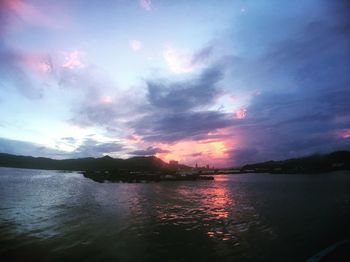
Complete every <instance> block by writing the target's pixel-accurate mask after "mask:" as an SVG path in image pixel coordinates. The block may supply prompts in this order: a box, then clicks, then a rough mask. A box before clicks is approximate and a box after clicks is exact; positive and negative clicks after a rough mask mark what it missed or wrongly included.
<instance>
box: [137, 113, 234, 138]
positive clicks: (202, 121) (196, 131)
mask: <svg viewBox="0 0 350 262" xmlns="http://www.w3.org/2000/svg"><path fill="white" fill-rule="evenodd" d="M232 124H233V122H232V118H231V116H229V115H227V114H224V113H220V112H216V111H200V112H183V113H167V114H161V113H160V114H157V113H153V114H151V115H149V116H146V117H144V118H142V119H140V120H138V121H137V122H135V123H134V124H133V126H132V127H133V128H134V129H135V131H136V133H137V134H138V135H140V136H142V138H143V140H145V141H152V142H162V143H173V142H176V141H180V140H202V139H205V138H206V137H207V134H208V133H209V132H214V131H216V130H218V129H220V128H225V127H228V126H230V125H232Z"/></svg>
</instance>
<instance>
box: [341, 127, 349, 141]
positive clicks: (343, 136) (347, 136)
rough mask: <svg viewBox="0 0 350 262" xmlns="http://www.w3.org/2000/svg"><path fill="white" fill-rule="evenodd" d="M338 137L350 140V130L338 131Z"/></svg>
mask: <svg viewBox="0 0 350 262" xmlns="http://www.w3.org/2000/svg"><path fill="white" fill-rule="evenodd" d="M338 135H339V136H340V137H341V138H344V139H348V138H350V129H342V130H340V131H338Z"/></svg>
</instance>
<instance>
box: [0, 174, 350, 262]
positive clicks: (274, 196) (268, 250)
mask: <svg viewBox="0 0 350 262" xmlns="http://www.w3.org/2000/svg"><path fill="white" fill-rule="evenodd" d="M349 224H350V172H337V173H329V174H323V175H269V174H245V175H231V176H230V175H220V176H216V179H215V181H198V182H192V181H183V182H160V183H149V184H123V183H119V184H118V183H115V184H114V183H103V184H100V183H96V182H94V181H92V180H89V179H88V178H84V177H83V176H82V175H80V174H77V173H59V172H55V171H38V170H24V169H22V170H21V169H9V168H0V257H1V261H14V260H18V261H68V260H69V261H78V259H79V261H112V260H113V261H304V260H305V259H306V258H308V257H310V256H311V255H313V254H314V253H315V252H317V251H319V250H320V249H323V248H325V247H327V246H328V245H330V244H332V243H334V242H336V241H339V240H341V239H344V238H347V237H349V235H350V225H349Z"/></svg>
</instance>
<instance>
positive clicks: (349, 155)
mask: <svg viewBox="0 0 350 262" xmlns="http://www.w3.org/2000/svg"><path fill="white" fill-rule="evenodd" d="M337 170H350V152H349V151H337V152H333V153H330V154H326V155H320V154H316V155H312V156H307V157H301V158H293V159H287V160H282V161H267V162H263V163H257V164H251V165H245V166H243V167H242V168H241V169H240V171H241V172H242V173H248V172H254V173H278V174H281V173H284V174H286V173H287V174H297V173H303V174H305V173H325V172H331V171H337Z"/></svg>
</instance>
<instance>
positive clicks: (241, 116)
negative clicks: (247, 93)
mask: <svg viewBox="0 0 350 262" xmlns="http://www.w3.org/2000/svg"><path fill="white" fill-rule="evenodd" d="M235 116H236V118H238V119H244V118H246V117H247V109H245V108H239V109H237V110H236V112H235Z"/></svg>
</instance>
